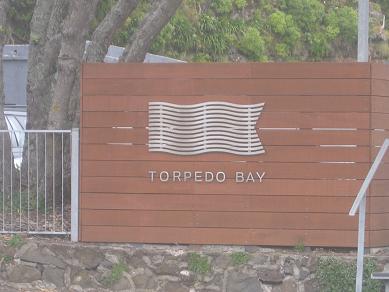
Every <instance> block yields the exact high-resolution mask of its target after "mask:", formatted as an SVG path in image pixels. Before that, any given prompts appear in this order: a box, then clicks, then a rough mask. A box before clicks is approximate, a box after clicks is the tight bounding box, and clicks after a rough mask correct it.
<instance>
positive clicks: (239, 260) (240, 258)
mask: <svg viewBox="0 0 389 292" xmlns="http://www.w3.org/2000/svg"><path fill="white" fill-rule="evenodd" d="M249 259H250V255H249V254H248V253H247V252H235V253H233V254H231V260H232V264H233V265H234V266H240V265H244V264H247V262H248V261H249Z"/></svg>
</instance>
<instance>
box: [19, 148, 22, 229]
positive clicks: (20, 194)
mask: <svg viewBox="0 0 389 292" xmlns="http://www.w3.org/2000/svg"><path fill="white" fill-rule="evenodd" d="M22 155H23V152H22ZM19 229H20V231H22V164H20V166H19Z"/></svg>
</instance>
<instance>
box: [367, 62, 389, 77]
mask: <svg viewBox="0 0 389 292" xmlns="http://www.w3.org/2000/svg"><path fill="white" fill-rule="evenodd" d="M371 76H372V78H374V79H385V80H389V65H388V64H382V63H381V64H380V63H373V64H371Z"/></svg>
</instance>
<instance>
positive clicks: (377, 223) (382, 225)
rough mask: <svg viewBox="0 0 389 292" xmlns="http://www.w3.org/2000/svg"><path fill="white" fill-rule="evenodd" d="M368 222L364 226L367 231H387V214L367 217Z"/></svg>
mask: <svg viewBox="0 0 389 292" xmlns="http://www.w3.org/2000/svg"><path fill="white" fill-rule="evenodd" d="M368 218H369V219H370V222H369V223H367V224H366V226H368V228H369V230H387V229H388V221H389V212H388V213H381V214H370V215H368Z"/></svg>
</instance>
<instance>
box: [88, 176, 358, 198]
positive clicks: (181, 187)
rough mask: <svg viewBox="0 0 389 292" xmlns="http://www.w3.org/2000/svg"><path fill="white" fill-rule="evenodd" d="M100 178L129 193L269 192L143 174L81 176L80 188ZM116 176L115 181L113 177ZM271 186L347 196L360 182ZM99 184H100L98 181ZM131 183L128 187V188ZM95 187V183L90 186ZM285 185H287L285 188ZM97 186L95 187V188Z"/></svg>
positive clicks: (276, 190) (300, 192) (279, 193)
mask: <svg viewBox="0 0 389 292" xmlns="http://www.w3.org/2000/svg"><path fill="white" fill-rule="evenodd" d="M101 180H105V181H106V182H107V180H109V181H110V182H111V183H122V184H124V185H123V186H122V187H123V188H122V189H120V191H121V192H122V193H123V192H124V191H127V192H128V193H131V194H134V193H135V194H136V193H139V191H140V190H141V191H142V192H143V193H145V194H183V193H191V194H198V195H204V194H216V195H240V194H245V195H261V194H265V195H268V194H269V192H267V191H266V189H263V188H262V187H261V186H258V185H257V184H253V183H250V184H246V185H245V186H244V190H242V186H241V184H237V183H236V182H235V180H231V179H229V180H227V181H226V182H225V183H223V184H220V183H208V184H199V183H193V182H192V183H190V182H188V183H186V184H176V183H171V182H167V183H154V184H151V183H150V180H149V179H147V178H131V177H127V178H125V179H120V178H117V179H116V178H115V179H112V180H111V178H102V177H97V178H88V177H83V178H82V187H83V191H86V190H88V188H89V186H90V185H92V187H93V184H94V183H96V182H100V181H101ZM115 180H116V181H115ZM270 184H271V185H272V186H273V188H274V189H273V190H272V193H271V195H272V196H282V195H288V196H349V197H355V194H356V193H357V192H358V190H359V188H360V187H361V185H362V182H361V181H356V180H328V181H326V180H317V181H298V180H287V181H284V180H282V181H281V180H278V182H277V183H274V182H273V183H270ZM99 185H100V184H99ZM129 186H131V188H129ZM93 188H94V189H96V188H95V187H93ZM285 188H288V191H286V189H285ZM100 191H101V190H100V189H98V190H97V192H100Z"/></svg>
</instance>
